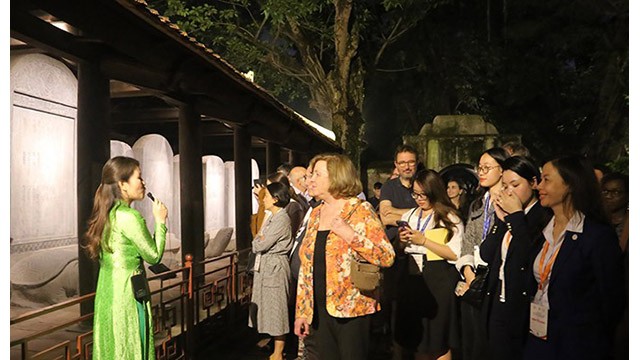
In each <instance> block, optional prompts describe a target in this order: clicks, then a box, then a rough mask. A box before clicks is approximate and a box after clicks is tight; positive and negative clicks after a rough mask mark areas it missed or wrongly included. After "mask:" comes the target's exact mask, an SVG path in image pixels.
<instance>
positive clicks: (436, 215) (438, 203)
mask: <svg viewBox="0 0 640 360" xmlns="http://www.w3.org/2000/svg"><path fill="white" fill-rule="evenodd" d="M416 183H417V184H418V186H420V188H422V190H423V191H424V194H425V195H426V196H427V199H429V202H430V203H431V206H432V207H433V220H434V222H435V224H436V227H440V223H442V224H444V228H446V229H447V230H449V236H448V237H447V241H449V239H450V238H451V236H452V235H453V230H454V229H455V227H456V224H454V223H453V221H451V220H450V219H449V214H450V213H453V214H455V215H456V216H458V217H460V216H459V215H458V210H457V209H456V207H455V205H453V203H452V202H451V199H449V196H448V195H447V186H446V185H445V184H444V181H443V180H442V178H441V177H440V175H439V174H438V173H437V172H435V171H433V170H431V169H428V170H427V169H425V170H420V171H418V172H417V173H416V174H415V175H414V177H413V180H412V182H411V187H412V188H413V185H414V184H416Z"/></svg>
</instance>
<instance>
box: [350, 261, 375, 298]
mask: <svg viewBox="0 0 640 360" xmlns="http://www.w3.org/2000/svg"><path fill="white" fill-rule="evenodd" d="M350 278H351V282H352V283H353V285H354V286H355V287H356V288H358V290H360V291H373V290H375V289H376V288H377V287H379V286H380V284H381V283H382V272H381V271H380V267H379V266H377V265H373V264H370V263H368V262H362V261H358V260H355V259H352V260H351V276H350Z"/></svg>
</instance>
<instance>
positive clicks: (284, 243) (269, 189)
mask: <svg viewBox="0 0 640 360" xmlns="http://www.w3.org/2000/svg"><path fill="white" fill-rule="evenodd" d="M289 200H290V198H289V189H288V188H287V186H285V185H284V184H282V183H280V182H273V183H270V184H269V185H267V186H266V192H265V195H264V200H263V202H264V208H265V211H266V212H267V215H266V216H265V220H264V222H263V223H262V227H261V228H260V231H259V232H258V234H257V235H256V237H255V238H254V239H253V241H252V242H251V247H252V251H253V252H254V253H255V254H256V258H255V262H254V268H253V271H254V273H253V290H252V293H251V306H250V312H249V314H250V316H249V326H251V327H254V328H256V329H257V330H258V332H259V333H262V334H269V335H271V336H273V337H274V347H273V354H271V356H270V357H269V359H271V360H282V359H283V351H284V343H285V336H286V334H287V333H288V332H289V318H288V309H287V299H288V298H289V283H290V280H291V270H290V268H289V256H288V255H289V251H290V250H291V246H292V245H293V239H292V236H291V220H289V216H288V215H287V213H286V211H284V207H285V206H287V204H289Z"/></svg>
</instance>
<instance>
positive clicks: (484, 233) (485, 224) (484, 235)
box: [482, 196, 491, 241]
mask: <svg viewBox="0 0 640 360" xmlns="http://www.w3.org/2000/svg"><path fill="white" fill-rule="evenodd" d="M490 202H491V196H487V199H486V202H485V203H484V222H483V224H482V241H484V239H486V238H487V233H489V225H490V224H491V215H490V214H489V203H490Z"/></svg>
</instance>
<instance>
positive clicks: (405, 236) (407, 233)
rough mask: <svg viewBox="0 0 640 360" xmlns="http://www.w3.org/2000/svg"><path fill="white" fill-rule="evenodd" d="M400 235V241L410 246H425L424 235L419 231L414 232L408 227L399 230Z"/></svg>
mask: <svg viewBox="0 0 640 360" xmlns="http://www.w3.org/2000/svg"><path fill="white" fill-rule="evenodd" d="M398 235H399V237H400V241H402V242H406V243H408V244H416V245H424V242H425V238H424V234H422V233H421V232H420V231H418V230H413V229H410V228H407V227H401V228H399V229H398Z"/></svg>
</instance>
